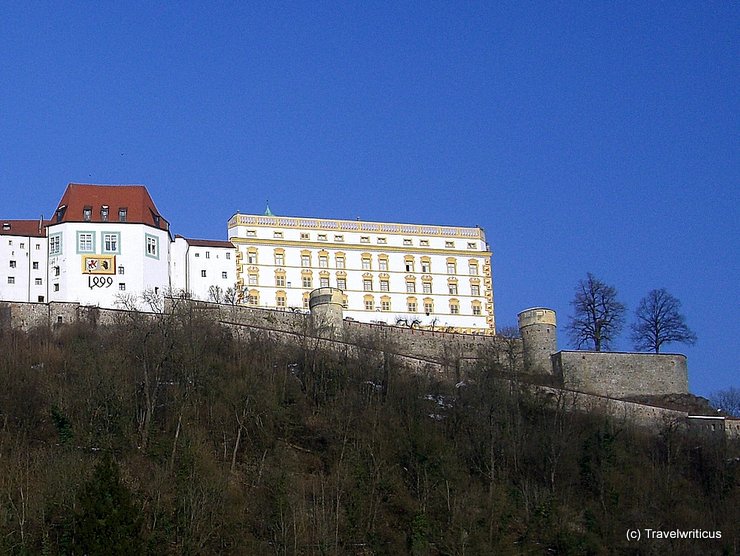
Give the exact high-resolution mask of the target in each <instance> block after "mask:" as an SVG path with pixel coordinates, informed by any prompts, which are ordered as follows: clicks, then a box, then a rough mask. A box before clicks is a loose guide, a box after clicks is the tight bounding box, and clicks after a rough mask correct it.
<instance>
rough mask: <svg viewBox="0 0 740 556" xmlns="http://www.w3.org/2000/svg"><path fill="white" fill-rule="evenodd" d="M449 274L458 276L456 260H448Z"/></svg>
mask: <svg viewBox="0 0 740 556" xmlns="http://www.w3.org/2000/svg"><path fill="white" fill-rule="evenodd" d="M447 274H457V263H456V262H455V260H454V259H448V260H447Z"/></svg>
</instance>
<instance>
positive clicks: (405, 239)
mask: <svg viewBox="0 0 740 556" xmlns="http://www.w3.org/2000/svg"><path fill="white" fill-rule="evenodd" d="M403 244H404V245H412V243H411V239H410V238H408V237H405V238H403Z"/></svg>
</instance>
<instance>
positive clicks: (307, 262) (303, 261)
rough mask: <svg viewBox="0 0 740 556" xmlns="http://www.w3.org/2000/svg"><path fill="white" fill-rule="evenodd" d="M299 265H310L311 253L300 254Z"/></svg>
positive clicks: (306, 266) (307, 266) (305, 266)
mask: <svg viewBox="0 0 740 556" xmlns="http://www.w3.org/2000/svg"><path fill="white" fill-rule="evenodd" d="M301 266H302V267H303V268H309V267H310V266H311V255H301Z"/></svg>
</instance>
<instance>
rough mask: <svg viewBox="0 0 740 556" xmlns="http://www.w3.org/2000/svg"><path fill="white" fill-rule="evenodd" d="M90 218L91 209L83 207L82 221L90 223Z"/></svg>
mask: <svg viewBox="0 0 740 556" xmlns="http://www.w3.org/2000/svg"><path fill="white" fill-rule="evenodd" d="M91 218H92V207H85V208H83V209H82V219H83V220H84V221H85V222H90V219H91Z"/></svg>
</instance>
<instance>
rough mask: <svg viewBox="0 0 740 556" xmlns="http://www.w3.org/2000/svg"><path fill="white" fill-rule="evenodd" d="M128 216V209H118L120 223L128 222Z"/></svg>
mask: <svg viewBox="0 0 740 556" xmlns="http://www.w3.org/2000/svg"><path fill="white" fill-rule="evenodd" d="M127 214H128V209H126V208H119V209H118V221H119V222H126V215H127Z"/></svg>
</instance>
